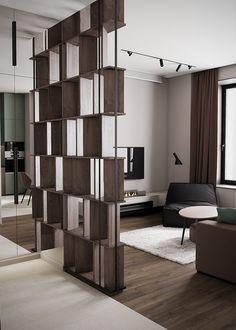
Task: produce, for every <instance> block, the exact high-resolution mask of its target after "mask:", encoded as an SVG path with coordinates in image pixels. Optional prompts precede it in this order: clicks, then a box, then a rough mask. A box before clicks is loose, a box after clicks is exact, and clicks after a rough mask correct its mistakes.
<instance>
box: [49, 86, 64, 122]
mask: <svg viewBox="0 0 236 330" xmlns="http://www.w3.org/2000/svg"><path fill="white" fill-rule="evenodd" d="M59 118H62V88H61V86H60V85H58V86H50V87H49V111H48V117H47V119H49V120H50V119H59Z"/></svg>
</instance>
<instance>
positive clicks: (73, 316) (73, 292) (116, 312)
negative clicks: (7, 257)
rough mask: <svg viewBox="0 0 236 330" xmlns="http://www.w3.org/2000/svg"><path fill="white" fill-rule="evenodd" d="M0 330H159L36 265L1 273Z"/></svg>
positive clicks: (66, 277) (73, 281)
mask: <svg viewBox="0 0 236 330" xmlns="http://www.w3.org/2000/svg"><path fill="white" fill-rule="evenodd" d="M0 304H1V305H0V314H1V322H2V330H16V329H17V330H54V329H55V330H72V329H73V330H77V329H78V330H126V329H127V330H128V329H129V330H158V329H163V328H162V327H161V326H159V325H158V324H156V323H154V322H152V321H150V320H149V319H147V318H145V317H143V316H142V315H140V314H138V313H136V312H134V311H133V310H131V309H129V308H127V307H126V306H124V305H122V304H120V303H118V302H117V301H115V300H113V299H112V298H110V297H107V296H106V295H104V294H102V293H101V292H99V291H97V290H95V289H93V288H91V287H89V286H87V285H86V284H84V283H82V282H80V281H79V280H77V279H75V278H73V277H71V276H70V275H68V274H66V273H63V272H62V271H60V270H58V269H56V268H54V267H53V266H51V265H49V264H48V263H47V262H45V261H43V260H41V259H38V260H33V261H28V262H24V263H20V264H16V265H11V266H5V267H1V268H0Z"/></svg>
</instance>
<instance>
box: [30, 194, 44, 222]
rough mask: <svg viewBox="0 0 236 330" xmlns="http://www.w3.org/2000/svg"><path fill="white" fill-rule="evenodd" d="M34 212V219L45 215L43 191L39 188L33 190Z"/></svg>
mask: <svg viewBox="0 0 236 330" xmlns="http://www.w3.org/2000/svg"><path fill="white" fill-rule="evenodd" d="M32 214H33V216H32V217H33V219H36V218H42V217H43V191H42V190H41V189H38V188H33V191H32Z"/></svg>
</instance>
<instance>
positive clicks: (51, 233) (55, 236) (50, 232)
mask: <svg viewBox="0 0 236 330" xmlns="http://www.w3.org/2000/svg"><path fill="white" fill-rule="evenodd" d="M40 225H41V250H48V249H53V248H55V247H59V246H63V231H62V230H61V229H60V228H58V227H60V224H56V223H55V224H47V223H45V222H41V223H40Z"/></svg>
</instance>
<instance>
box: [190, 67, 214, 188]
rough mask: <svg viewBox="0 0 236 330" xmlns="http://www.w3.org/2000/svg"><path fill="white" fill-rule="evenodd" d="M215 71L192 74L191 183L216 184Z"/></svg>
mask: <svg viewBox="0 0 236 330" xmlns="http://www.w3.org/2000/svg"><path fill="white" fill-rule="evenodd" d="M217 100H218V70H217V69H213V70H207V71H202V72H197V73H194V74H193V75H192V101H191V160H190V181H191V182H192V183H213V184H215V183H216V170H217Z"/></svg>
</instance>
